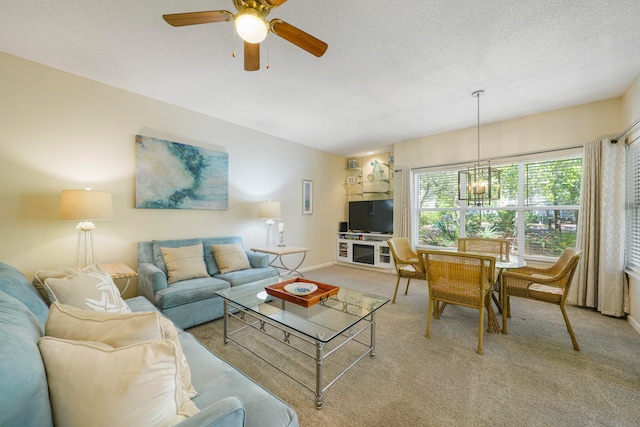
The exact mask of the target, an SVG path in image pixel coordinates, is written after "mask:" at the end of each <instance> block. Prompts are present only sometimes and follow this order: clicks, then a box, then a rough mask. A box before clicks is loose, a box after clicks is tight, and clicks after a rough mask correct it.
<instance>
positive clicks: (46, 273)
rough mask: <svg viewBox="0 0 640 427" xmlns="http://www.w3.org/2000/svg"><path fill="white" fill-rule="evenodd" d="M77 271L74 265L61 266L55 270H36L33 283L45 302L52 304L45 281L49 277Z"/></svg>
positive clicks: (56, 277) (65, 275)
mask: <svg viewBox="0 0 640 427" xmlns="http://www.w3.org/2000/svg"><path fill="white" fill-rule="evenodd" d="M75 272H76V269H75V268H72V267H60V268H57V269H53V270H40V271H36V274H35V276H34V278H33V281H32V282H31V284H32V285H33V286H35V288H36V289H37V290H38V293H39V294H40V296H41V297H42V299H43V300H44V302H46V303H47V304H51V301H49V294H47V290H46V289H45V288H44V281H45V280H47V279H48V278H49V277H53V278H55V279H60V278H62V277H67V276H69V275H71V274H73V273H75Z"/></svg>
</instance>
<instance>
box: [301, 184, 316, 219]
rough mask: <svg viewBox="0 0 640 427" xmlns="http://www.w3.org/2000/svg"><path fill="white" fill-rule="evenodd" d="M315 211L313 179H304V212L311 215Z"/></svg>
mask: <svg viewBox="0 0 640 427" xmlns="http://www.w3.org/2000/svg"><path fill="white" fill-rule="evenodd" d="M312 213H313V181H311V180H310V179H303V180H302V214H303V215H311V214H312Z"/></svg>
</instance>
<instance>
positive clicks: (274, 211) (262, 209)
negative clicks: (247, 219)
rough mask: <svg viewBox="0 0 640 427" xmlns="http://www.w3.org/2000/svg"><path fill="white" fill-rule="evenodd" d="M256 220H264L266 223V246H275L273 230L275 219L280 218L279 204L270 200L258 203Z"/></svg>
mask: <svg viewBox="0 0 640 427" xmlns="http://www.w3.org/2000/svg"><path fill="white" fill-rule="evenodd" d="M258 218H266V219H267V221H266V222H265V224H267V246H269V247H272V246H275V245H276V235H275V232H274V230H273V224H274V221H273V220H274V219H275V218H280V202H274V201H272V200H271V199H269V200H265V201H262V202H258Z"/></svg>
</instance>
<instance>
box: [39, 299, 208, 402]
mask: <svg viewBox="0 0 640 427" xmlns="http://www.w3.org/2000/svg"><path fill="white" fill-rule="evenodd" d="M44 333H45V335H47V336H51V337H56V338H63V339H68V340H79V341H97V342H102V343H105V344H107V345H110V346H111V347H116V348H119V347H125V346H127V345H131V344H137V343H140V342H145V341H156V340H163V339H168V340H171V341H173V342H174V343H175V345H176V348H177V349H178V356H179V359H178V360H179V362H180V365H179V367H180V379H181V381H182V386H183V387H184V392H185V393H186V395H187V397H189V398H192V397H195V396H196V395H197V394H198V393H197V392H196V390H195V389H194V388H193V385H192V383H191V368H190V367H189V364H188V363H187V358H186V357H185V355H184V353H183V351H182V345H181V344H180V339H179V337H178V331H177V330H176V327H175V326H174V324H173V322H171V320H169V319H167V318H166V317H164V316H162V315H161V314H160V313H157V312H153V311H145V312H138V313H103V312H98V311H91V310H83V309H81V308H76V307H72V306H69V305H64V304H60V303H57V302H54V303H53V304H51V307H50V308H49V317H47V322H46V324H45V329H44Z"/></svg>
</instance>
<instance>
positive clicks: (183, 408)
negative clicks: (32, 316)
mask: <svg viewBox="0 0 640 427" xmlns="http://www.w3.org/2000/svg"><path fill="white" fill-rule="evenodd" d="M38 347H39V348H40V353H41V354H42V359H43V360H44V364H45V367H46V372H47V380H48V384H49V392H50V397H51V408H52V412H53V419H54V424H56V425H60V426H69V427H73V426H87V425H105V426H117V425H135V426H150V427H151V426H172V425H175V424H177V423H179V422H180V421H182V420H184V419H186V418H188V417H189V416H190V415H193V414H195V413H197V412H198V409H197V408H196V406H195V405H194V404H193V402H191V400H189V399H188V398H186V397H185V395H184V393H183V392H182V385H181V383H180V375H179V371H178V353H177V349H176V345H175V344H174V343H173V342H172V341H170V340H160V341H147V342H143V343H139V344H133V345H129V346H126V347H120V348H113V347H111V346H109V345H107V344H104V343H98V342H90V341H72V340H63V339H59V338H53V337H43V338H41V339H40V340H39V341H38Z"/></svg>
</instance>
